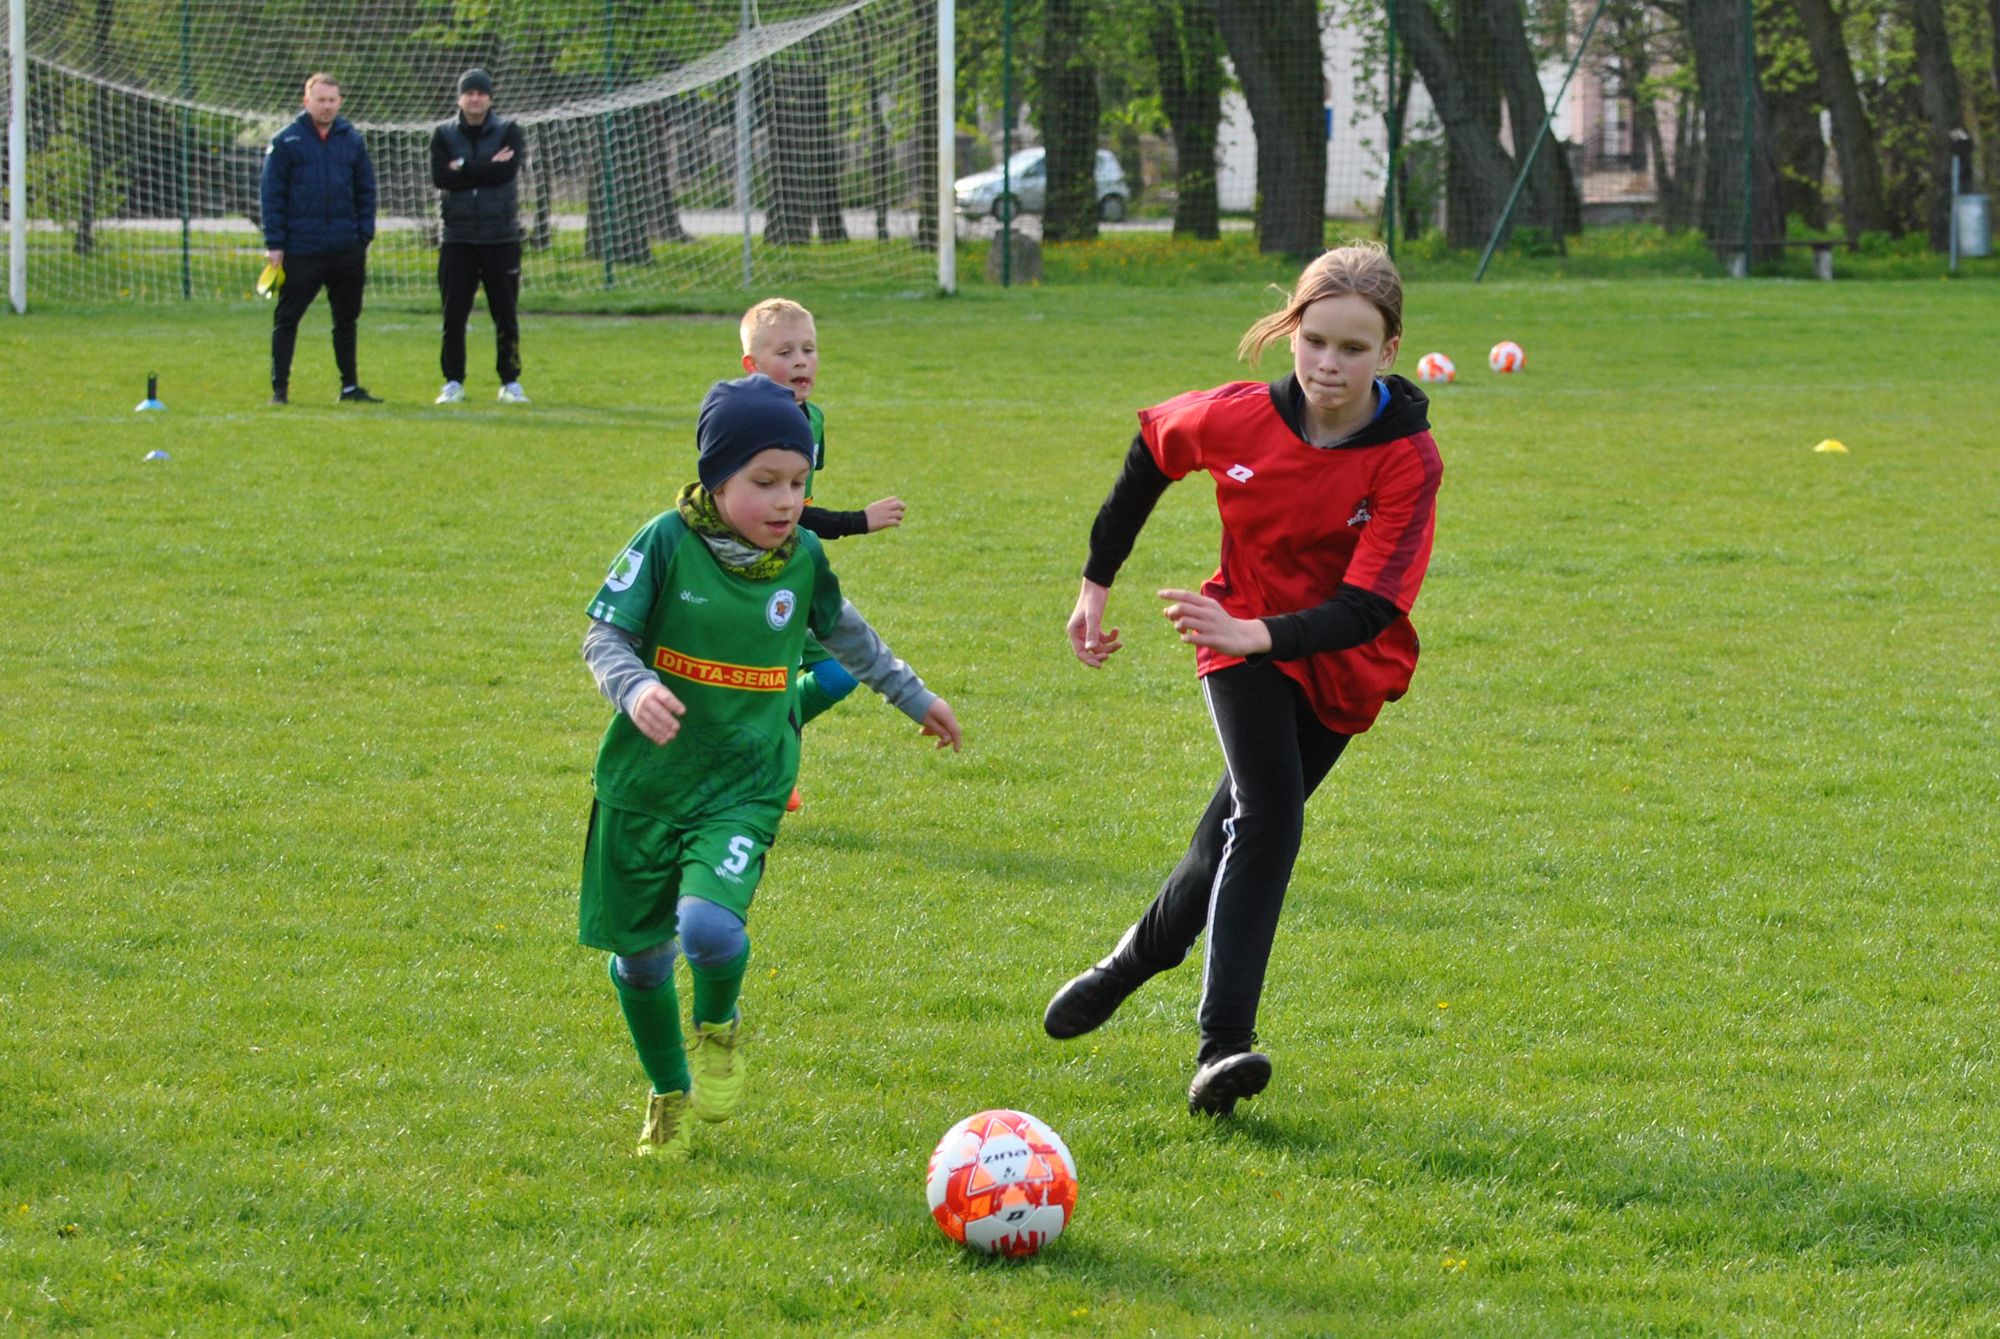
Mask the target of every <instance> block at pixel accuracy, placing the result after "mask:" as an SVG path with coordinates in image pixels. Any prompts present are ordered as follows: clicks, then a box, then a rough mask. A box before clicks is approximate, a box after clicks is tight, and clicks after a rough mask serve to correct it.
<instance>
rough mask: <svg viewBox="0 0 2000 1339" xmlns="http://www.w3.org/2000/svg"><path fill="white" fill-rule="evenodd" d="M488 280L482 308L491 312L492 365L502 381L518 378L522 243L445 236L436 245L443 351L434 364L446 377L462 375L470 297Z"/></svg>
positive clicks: (519, 365) (519, 366)
mask: <svg viewBox="0 0 2000 1339" xmlns="http://www.w3.org/2000/svg"><path fill="white" fill-rule="evenodd" d="M482 282H483V283H484V284H485V285H486V310H487V311H489V312H491V313H493V338H494V353H493V366H494V370H495V371H497V372H498V373H499V374H500V384H501V385H503V386H504V385H506V384H507V383H508V382H510V381H519V380H520V379H521V322H520V318H519V317H518V316H517V315H516V314H515V313H516V307H517V304H518V303H519V301H520V296H521V244H520V243H519V242H500V243H496V244H493V245H490V246H489V245H485V244H482V243H477V242H446V243H445V244H444V245H442V246H440V247H439V248H438V292H439V293H440V294H442V295H443V297H444V352H443V355H442V356H441V357H440V358H439V359H438V364H439V366H440V367H442V368H443V369H444V379H445V380H446V381H458V382H463V381H464V380H465V322H466V320H467V319H468V318H469V317H470V316H471V315H472V299H473V298H474V297H475V296H476V295H477V294H478V292H479V285H480V284H481V283H482Z"/></svg>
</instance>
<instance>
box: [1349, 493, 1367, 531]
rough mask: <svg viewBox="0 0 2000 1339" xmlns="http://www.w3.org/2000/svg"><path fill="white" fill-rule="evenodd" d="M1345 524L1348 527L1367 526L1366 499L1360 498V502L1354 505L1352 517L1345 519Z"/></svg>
mask: <svg viewBox="0 0 2000 1339" xmlns="http://www.w3.org/2000/svg"><path fill="white" fill-rule="evenodd" d="M1347 523H1348V524H1349V525H1366V524H1368V499H1367V498H1362V499H1361V501H1359V502H1357V503H1355V504H1354V514H1353V515H1352V516H1350V517H1348V518H1347Z"/></svg>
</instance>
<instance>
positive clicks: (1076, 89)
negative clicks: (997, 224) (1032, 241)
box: [1037, 0, 1099, 242]
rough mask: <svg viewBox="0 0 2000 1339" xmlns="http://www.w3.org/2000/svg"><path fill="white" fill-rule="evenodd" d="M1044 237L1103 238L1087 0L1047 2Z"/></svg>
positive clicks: (1094, 78)
mask: <svg viewBox="0 0 2000 1339" xmlns="http://www.w3.org/2000/svg"><path fill="white" fill-rule="evenodd" d="M1037 73H1038V76H1039V78H1038V82H1039V84H1040V87H1041V90H1042V145H1043V148H1044V149H1045V150H1046V151H1047V157H1046V158H1045V159H1044V161H1043V165H1042V171H1043V173H1044V174H1045V175H1044V186H1043V189H1044V191H1045V192H1046V195H1047V199H1046V200H1045V202H1044V203H1043V205H1042V239H1043V240H1044V241H1049V242H1086V241H1092V240H1094V239H1095V238H1096V237H1097V122H1098V114H1099V108H1098V100H1097V71H1096V69H1095V67H1094V65H1093V63H1092V61H1091V59H1090V57H1089V55H1088V53H1087V52H1086V51H1085V49H1084V16H1083V7H1082V3H1081V0H1044V3H1043V6H1042V50H1041V63H1040V68H1039V70H1038V71H1037Z"/></svg>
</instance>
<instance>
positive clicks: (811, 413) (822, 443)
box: [799, 400, 826, 502]
mask: <svg viewBox="0 0 2000 1339" xmlns="http://www.w3.org/2000/svg"><path fill="white" fill-rule="evenodd" d="M799 408H801V409H803V410H805V411H806V422H808V423H810V424H812V431H813V467H812V474H808V475H807V476H806V501H807V502H811V501H812V496H813V474H818V473H819V472H820V471H821V470H822V469H824V468H825V467H826V414H825V413H824V412H823V411H822V410H821V409H820V407H819V406H818V405H816V404H814V403H813V402H812V401H811V400H807V401H806V402H805V403H804V404H802V405H800V406H799Z"/></svg>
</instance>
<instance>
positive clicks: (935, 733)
mask: <svg viewBox="0 0 2000 1339" xmlns="http://www.w3.org/2000/svg"><path fill="white" fill-rule="evenodd" d="M921 733H923V734H925V735H927V736H929V737H930V738H932V739H935V740H937V746H938V747H939V748H941V749H942V748H949V749H952V750H954V751H956V750H957V748H958V745H959V741H960V739H961V738H963V736H961V735H960V734H959V730H958V717H957V716H955V715H953V714H952V710H951V703H949V702H947V701H945V700H944V699H943V698H941V697H939V698H933V699H931V709H930V710H929V711H927V712H925V713H924V725H923V730H922V732H921Z"/></svg>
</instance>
